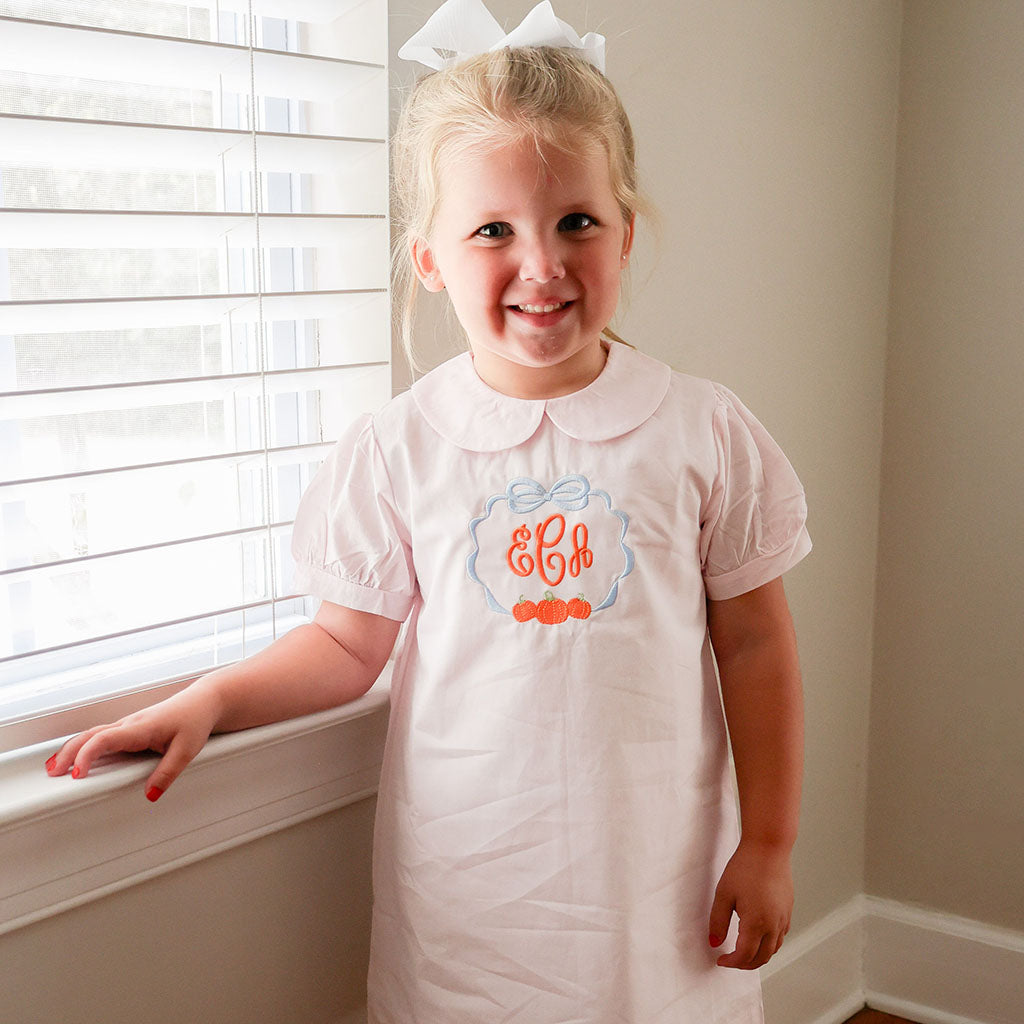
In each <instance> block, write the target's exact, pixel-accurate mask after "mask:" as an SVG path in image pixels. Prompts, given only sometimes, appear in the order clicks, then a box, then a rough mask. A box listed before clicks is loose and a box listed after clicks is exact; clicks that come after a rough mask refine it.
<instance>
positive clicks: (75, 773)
mask: <svg viewBox="0 0 1024 1024" xmlns="http://www.w3.org/2000/svg"><path fill="white" fill-rule="evenodd" d="M81 774H82V770H81V769H80V768H79V767H78V765H77V764H76V765H75V767H74V768H72V769H71V778H73V779H77V778H78V777H79V776H80V775H81Z"/></svg>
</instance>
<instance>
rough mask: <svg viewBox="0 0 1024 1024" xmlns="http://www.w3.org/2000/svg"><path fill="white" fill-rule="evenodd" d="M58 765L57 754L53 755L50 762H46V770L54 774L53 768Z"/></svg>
mask: <svg viewBox="0 0 1024 1024" xmlns="http://www.w3.org/2000/svg"><path fill="white" fill-rule="evenodd" d="M56 763H57V755H56V754H54V755H53V756H52V757H51V758H50V759H49V760H48V761H47V762H46V770H47V771H48V772H52V771H53V766H54V765H55V764H56Z"/></svg>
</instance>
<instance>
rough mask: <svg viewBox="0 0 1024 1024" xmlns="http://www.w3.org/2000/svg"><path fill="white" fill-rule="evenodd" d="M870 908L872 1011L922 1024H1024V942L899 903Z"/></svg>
mask: <svg viewBox="0 0 1024 1024" xmlns="http://www.w3.org/2000/svg"><path fill="white" fill-rule="evenodd" d="M865 902H866V911H867V913H866V918H865V958H864V969H865V991H866V992H867V993H868V1002H869V1004H871V1005H873V1006H877V1008H878V1009H880V1010H885V1011H886V1012H887V1013H896V1014H899V1015H900V1016H903V1017H909V1018H910V1019H912V1020H919V1021H921V1022H922V1024H1021V1022H1024V935H1022V934H1020V933H1018V932H1012V931H1009V930H1008V929H1003V928H997V927H995V926H993V925H988V924H982V923H981V922H979V921H971V920H968V919H967V918H963V917H955V916H954V915H952V914H940V913H938V912H936V911H931V910H921V909H918V908H915V907H910V906H907V905H905V904H902V903H896V902H893V901H892V900H882V899H877V898H874V897H868V898H867V900H866V901H865ZM872 1000H873V1001H872Z"/></svg>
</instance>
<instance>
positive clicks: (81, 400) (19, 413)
mask: <svg viewBox="0 0 1024 1024" xmlns="http://www.w3.org/2000/svg"><path fill="white" fill-rule="evenodd" d="M387 365H388V364H387V363H386V362H377V363H356V364H350V365H345V366H317V367H311V368H307V369H296V370H271V371H267V372H266V373H225V374H219V375H217V376H210V377H188V378H185V379H184V380H164V381H143V382H138V383H131V384H116V385H109V384H108V385H102V384H95V385H90V386H88V387H81V388H54V389H51V390H39V391H6V392H0V401H2V402H3V410H4V411H3V413H0V418H2V419H29V418H32V417H38V416H74V415H82V414H85V413H95V412H111V411H114V410H117V409H140V408H147V409H152V408H157V407H159V406H163V405H185V404H188V403H191V402H215V401H225V400H227V399H245V398H258V397H260V396H261V395H263V394H267V395H283V394H288V393H289V392H294V391H316V390H320V389H324V388H327V387H330V386H331V384H332V379H333V378H335V377H337V376H338V375H339V374H341V373H345V372H346V371H348V370H354V369H363V368H366V367H368V366H387Z"/></svg>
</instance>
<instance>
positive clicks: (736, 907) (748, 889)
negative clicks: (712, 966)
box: [708, 579, 803, 970]
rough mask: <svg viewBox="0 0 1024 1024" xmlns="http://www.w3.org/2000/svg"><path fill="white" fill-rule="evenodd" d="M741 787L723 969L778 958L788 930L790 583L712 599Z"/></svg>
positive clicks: (792, 689)
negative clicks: (733, 929) (732, 939)
mask: <svg viewBox="0 0 1024 1024" xmlns="http://www.w3.org/2000/svg"><path fill="white" fill-rule="evenodd" d="M708 628H709V630H710V633H711V644H712V647H713V648H714V651H715V660H716V661H717V662H718V672H719V677H720V679H721V683H722V700H723V704H724V706H725V717H726V721H727V723H728V726H729V737H730V740H731V743H732V750H733V759H734V761H735V763H736V781H737V785H738V787H739V797H740V816H741V820H742V834H741V838H740V843H739V846H738V847H737V849H736V852H735V854H733V856H732V859H731V860H730V861H729V863H728V865H727V866H726V868H725V871H724V873H723V874H722V878H721V881H720V882H719V884H718V888H717V890H716V892H715V900H714V905H713V907H712V910H711V919H710V929H709V931H710V941H711V945H712V946H718V945H720V944H721V942H722V941H723V939H724V937H725V935H726V932H727V931H728V928H729V923H730V920H731V918H732V914H733V912H734V911H735V913H736V914H737V915H738V917H739V919H740V929H739V938H738V940H737V942H736V949H735V950H734V951H733V952H732V953H729V954H727V955H725V956H722V957H719V959H718V964H719V966H721V967H739V968H743V969H747V970H752V969H754V968H756V967H761V966H762V965H763V964H765V963H767V962H768V960H769V959H770V958H771V957H772V956H773V955H774V954H775V953H776V952H777V951H778V949H779V947H780V946H781V945H782V940H783V937H784V936H785V934H786V932H787V931H789V921H790V914H791V912H792V909H793V879H792V873H791V870H790V864H789V858H790V852H791V851H792V848H793V843H794V842H795V841H796V831H797V820H798V817H799V813H800V785H801V779H802V775H803V697H802V692H801V685H800V666H799V663H798V660H797V652H796V635H795V633H794V631H793V620H792V617H791V616H790V613H789V606H788V604H787V602H786V595H785V592H784V591H783V588H782V580H781V579H776V580H773V581H772V582H771V583H766V584H765V585H764V586H762V587H758V588H757V589H756V590H752V591H750V592H749V593H746V594H741V595H740V596H739V597H734V598H730V599H729V600H726V601H709V602H708Z"/></svg>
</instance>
